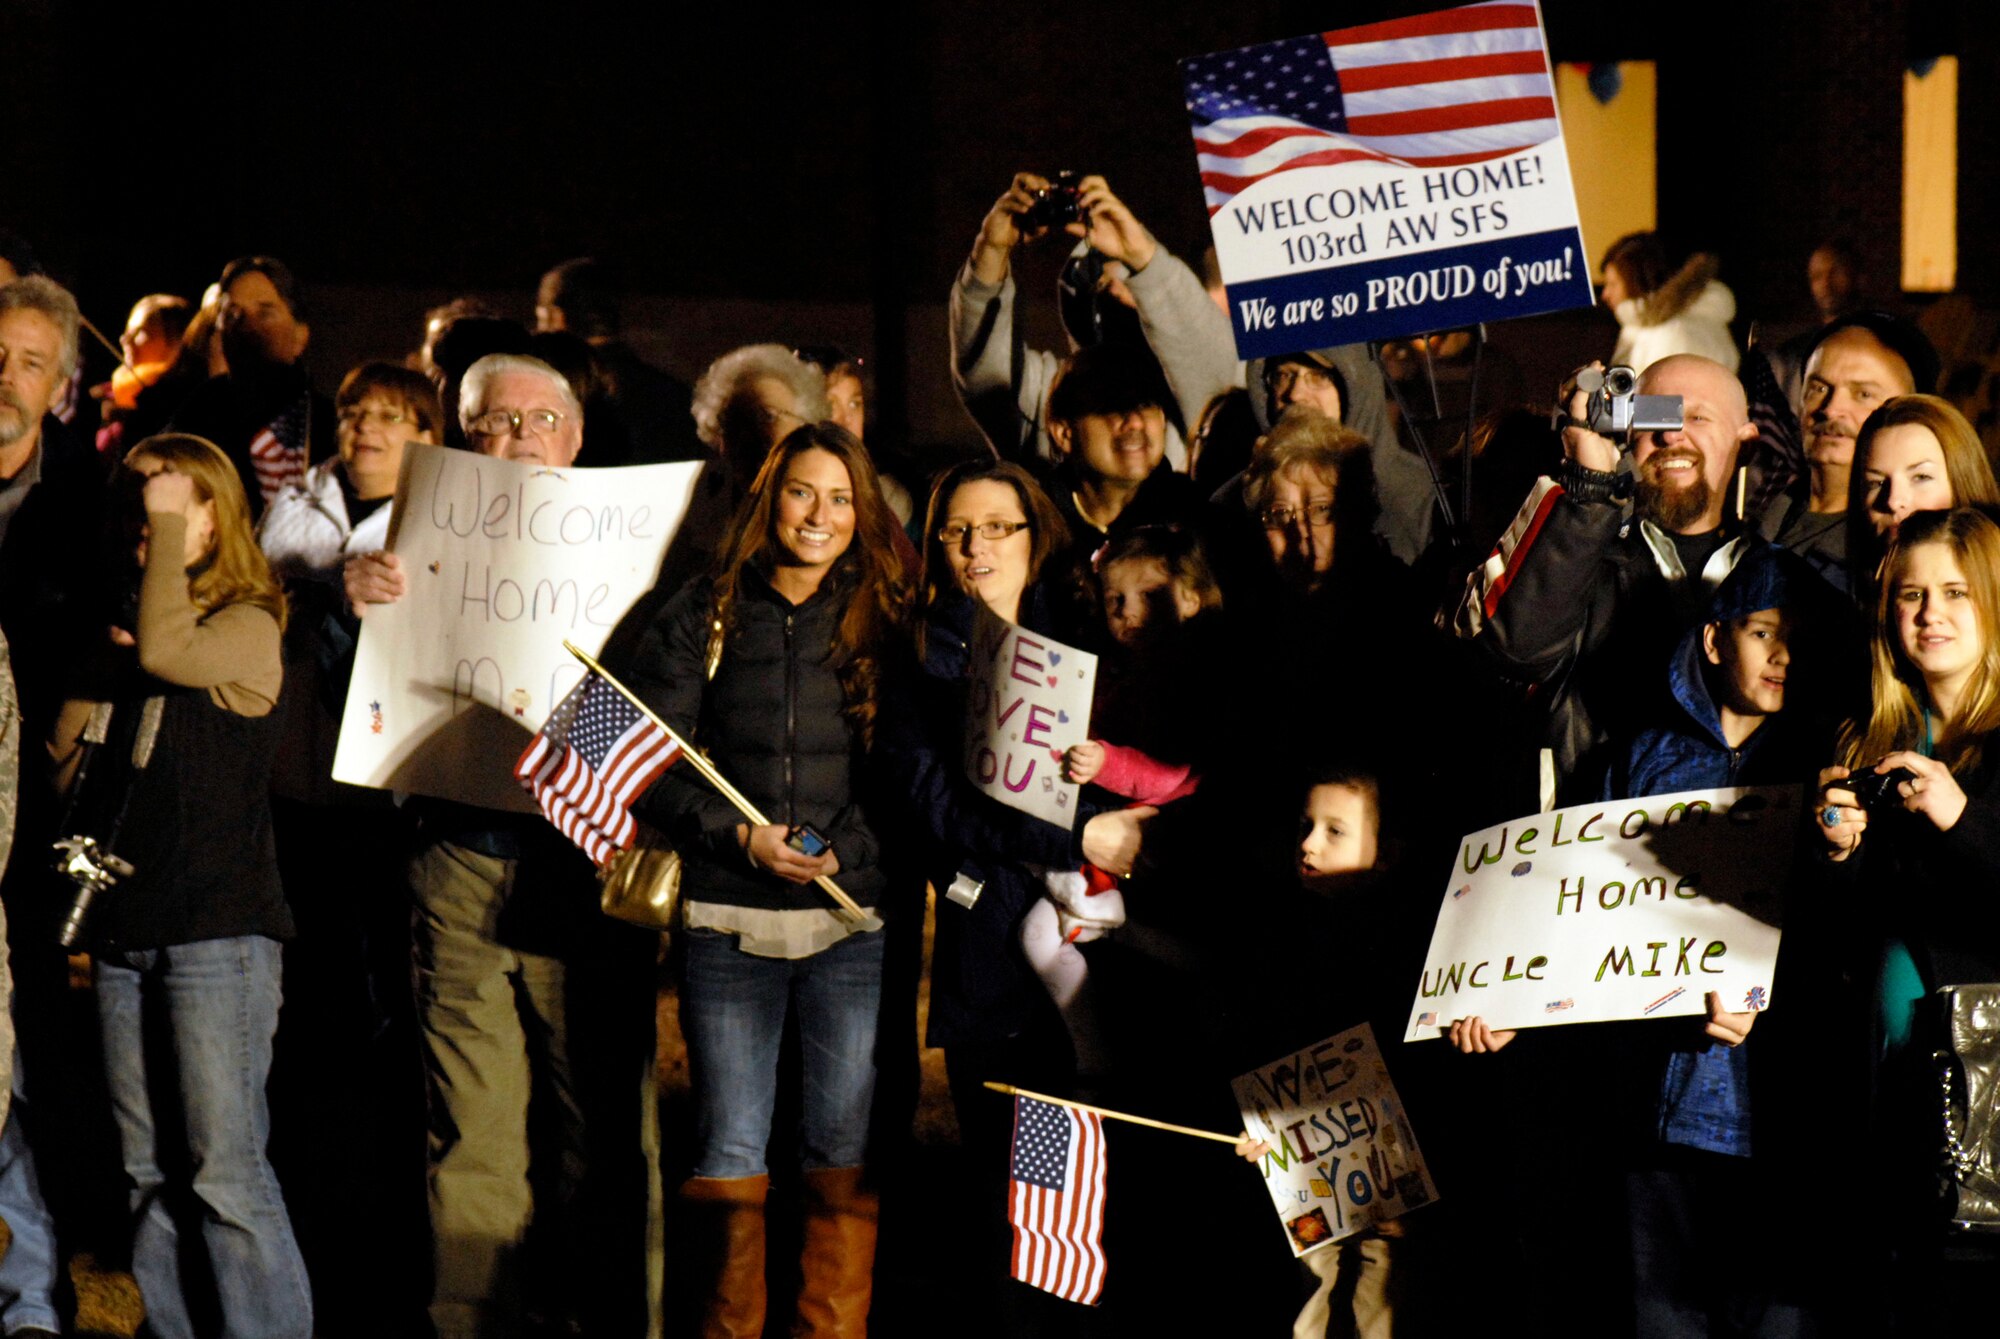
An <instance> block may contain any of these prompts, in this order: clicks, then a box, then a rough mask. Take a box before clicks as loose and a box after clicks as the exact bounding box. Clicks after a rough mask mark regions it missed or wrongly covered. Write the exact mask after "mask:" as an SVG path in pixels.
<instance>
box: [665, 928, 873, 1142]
mask: <svg viewBox="0 0 2000 1339" xmlns="http://www.w3.org/2000/svg"><path fill="white" fill-rule="evenodd" d="M882 942H883V936H882V935H881V934H879V933H877V934H855V935H849V936H848V937H847V938H846V939H843V940H841V941H840V942H839V943H837V944H835V945H834V946H833V947H832V948H829V949H825V950H823V951H822V952H819V953H815V954H814V955H812V956H811V957H809V958H760V957H757V956H755V955H754V954H749V953H744V952H742V951H741V950H739V949H738V948H737V947H736V937H735V936H734V935H727V934H719V933H716V932H714V931H708V930H689V931H688V932H687V975H686V979H685V982H684V984H683V985H682V987H681V1000H680V1007H681V1031H682V1033H683V1034H685V1036H686V1037H687V1048H688V1071H689V1076H690V1078H691V1079H692V1080H693V1082H694V1101H695V1143H696V1153H695V1162H694V1174H695V1175H696V1176H704V1177H743V1176H757V1175H760V1174H762V1173H763V1172H764V1171H766V1170H767V1169H766V1167H765V1162H764V1154H765V1150H766V1148H767V1147H768V1146H769V1145H770V1142H771V1112H772V1108H773V1107H774V1106H775V1105H776V1102H777V1095H778V1045H779V1043H780V1042H781V1041H782V1040H783V1038H784V1035H785V1015H786V1014H787V1012H789V1011H792V1010H796V1011H797V1013H798V1024H799V1050H800V1052H801V1053H802V1055H803V1057H804V1062H805V1083H804V1086H803V1090H802V1095H803V1098H804V1120H803V1126H804V1128H803V1129H802V1131H801V1134H802V1136H803V1137H802V1139H801V1147H802V1149H803V1159H802V1160H803V1162H804V1164H805V1166H806V1168H807V1170H816V1169H819V1168H825V1167H858V1166H860V1165H861V1162H862V1157H863V1155H864V1154H865V1153H866V1151H867V1147H868V1117H869V1112H870V1109H871V1107H872V1104H873V1102H874V1098H875V1020H876V1016H877V1015H878V1014H879V1013H880V1012H881V1007H882Z"/></svg>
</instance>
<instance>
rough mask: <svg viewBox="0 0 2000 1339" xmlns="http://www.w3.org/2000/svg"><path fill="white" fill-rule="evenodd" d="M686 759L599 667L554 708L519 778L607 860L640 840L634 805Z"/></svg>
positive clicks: (567, 832)
mask: <svg viewBox="0 0 2000 1339" xmlns="http://www.w3.org/2000/svg"><path fill="white" fill-rule="evenodd" d="M679 756H680V747H679V745H677V744H676V743H675V742H674V740H673V737H672V736H671V735H669V734H668V733H667V732H666V731H665V730H663V729H661V728H660V727H659V725H658V724H657V723H655V722H654V721H653V719H652V718H651V717H649V716H647V715H646V713H645V712H643V711H641V710H640V709H639V708H638V707H637V706H636V705H634V704H633V703H632V702H631V701H629V700H627V698H626V697H625V695H624V694H623V693H621V692H619V691H618V689H617V688H616V687H615V686H613V685H612V684H611V683H610V682H608V681H607V680H605V679H604V678H603V676H601V675H599V674H596V673H594V672H593V673H591V674H588V675H585V676H584V680H583V682H582V683H580V684H578V685H577V686H576V687H575V688H573V689H571V690H570V693H569V696H567V697H565V698H564V699H563V700H562V701H561V702H558V703H557V704H556V709H555V710H554V711H552V712H550V713H549V719H548V721H547V722H546V723H545V724H544V725H543V726H542V729H541V733H540V734H538V735H536V736H535V738H534V741H533V742H532V743H530V744H529V745H528V747H527V751H526V752H524V753H522V754H521V760H520V761H519V762H517V763H515V764H514V778H515V780H517V781H519V782H520V783H521V784H522V786H524V787H526V788H527V791H528V793H529V794H531V795H533V796H534V797H535V802H536V803H538V804H540V805H541V806H542V812H543V813H544V814H547V815H548V819H549V822H551V823H553V824H555V825H556V827H557V829H558V830H559V831H561V833H562V834H563V835H564V836H565V837H568V838H569V839H570V840H571V841H573V842H575V843H576V844H577V845H578V846H580V847H582V848H583V853H584V854H585V855H587V856H589V857H590V858H591V860H593V861H595V862H596V863H597V864H600V865H601V864H603V863H604V862H605V861H606V860H609V859H610V858H611V856H612V855H613V854H614V853H615V852H618V851H622V850H624V849H625V848H626V847H628V846H630V845H631V844H632V838H633V836H634V835H635V833H636V832H637V824H636V823H635V822H634V820H633V818H632V809H631V806H632V802H633V801H634V800H636V799H638V798H639V796H641V795H643V794H644V793H645V791H646V788H647V787H648V786H650V785H652V784H653V782H655V781H657V780H658V779H659V777H660V773H662V772H664V771H666V770H667V768H668V767H669V766H671V765H672V764H673V761H674V759H676V758H678V757H679Z"/></svg>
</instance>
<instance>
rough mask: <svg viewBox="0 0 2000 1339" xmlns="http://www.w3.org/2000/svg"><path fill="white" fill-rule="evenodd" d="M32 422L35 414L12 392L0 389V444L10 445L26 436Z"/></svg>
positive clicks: (32, 424)
mask: <svg viewBox="0 0 2000 1339" xmlns="http://www.w3.org/2000/svg"><path fill="white" fill-rule="evenodd" d="M9 411H11V412H9ZM34 422H35V416H34V415H33V414H30V413H29V412H28V407H27V406H26V405H24V404H22V403H21V402H20V401H19V400H18V399H16V398H15V397H14V392H12V391H6V390H0V446H12V445H13V444H14V443H16V442H18V441H20V440H21V439H22V438H23V437H26V436H27V435H28V429H29V428H30V427H32V426H34Z"/></svg>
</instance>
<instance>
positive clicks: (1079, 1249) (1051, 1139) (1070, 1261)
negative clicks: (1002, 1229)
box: [1007, 1096, 1104, 1306]
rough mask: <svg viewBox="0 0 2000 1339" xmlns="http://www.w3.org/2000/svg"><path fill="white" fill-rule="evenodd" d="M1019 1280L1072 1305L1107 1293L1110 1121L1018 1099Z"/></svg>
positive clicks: (1013, 1218)
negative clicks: (1106, 1176)
mask: <svg viewBox="0 0 2000 1339" xmlns="http://www.w3.org/2000/svg"><path fill="white" fill-rule="evenodd" d="M1007 1220H1008V1221H1009V1222H1011V1223H1012V1224H1013V1225H1014V1259H1013V1275H1014V1277H1015V1278H1017V1279H1019V1280H1021V1282H1023V1283H1027V1284H1032V1285H1033V1286H1034V1287H1037V1288H1040V1289H1042V1290H1043V1291H1045V1292H1052V1293H1054V1294H1055V1295H1056V1296H1057V1297H1061V1298H1063V1299H1065V1300H1067V1301H1071V1302H1083V1303H1085V1304H1087V1305H1090V1306H1095V1305H1097V1299H1098V1297H1099V1295H1100V1294H1102V1293H1103V1291H1104V1242H1103V1236H1104V1118H1103V1117H1102V1116H1099V1115H1098V1114H1097V1113H1096V1112H1094V1111H1078V1110H1076V1109H1074V1108H1073V1107H1065V1106H1058V1105H1056V1104H1055V1103H1052V1102H1038V1101H1036V1100H1035V1099H1034V1098H1032V1097H1018V1096H1017V1097H1016V1098H1015V1099H1014V1162H1013V1184H1012V1185H1011V1186H1010V1187H1009V1189H1008V1198H1007Z"/></svg>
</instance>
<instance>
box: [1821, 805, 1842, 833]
mask: <svg viewBox="0 0 2000 1339" xmlns="http://www.w3.org/2000/svg"><path fill="white" fill-rule="evenodd" d="M1819 821H1820V822H1822V823H1824V824H1826V825H1827V826H1828V827H1830V828H1837V827H1839V826H1840V806H1839V805H1837V804H1829V805H1828V806H1827V807H1826V808H1824V809H1822V810H1820V814H1819Z"/></svg>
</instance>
